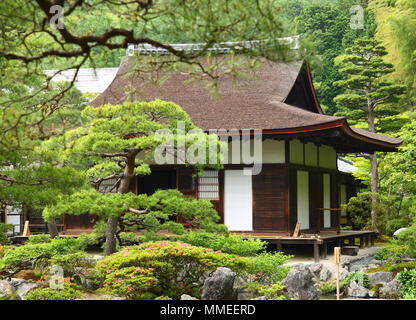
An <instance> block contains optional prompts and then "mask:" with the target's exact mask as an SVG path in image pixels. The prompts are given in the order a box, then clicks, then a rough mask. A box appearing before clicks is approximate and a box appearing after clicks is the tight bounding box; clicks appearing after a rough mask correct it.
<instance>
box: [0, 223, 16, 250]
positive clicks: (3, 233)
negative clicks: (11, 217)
mask: <svg viewBox="0 0 416 320" xmlns="http://www.w3.org/2000/svg"><path fill="white" fill-rule="evenodd" d="M11 230H13V226H12V225H11V224H5V223H2V222H0V245H1V244H9V239H8V238H7V231H11Z"/></svg>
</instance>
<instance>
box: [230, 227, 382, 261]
mask: <svg viewBox="0 0 416 320" xmlns="http://www.w3.org/2000/svg"><path fill="white" fill-rule="evenodd" d="M238 234H240V235H243V236H245V237H246V238H257V239H261V240H264V241H266V242H268V243H270V244H275V245H276V248H277V250H278V251H282V250H283V245H311V246H312V248H313V256H314V260H315V263H319V260H320V257H322V258H323V259H326V257H327V254H328V244H329V243H335V245H336V246H338V247H343V246H345V245H349V246H353V245H354V244H355V240H356V239H359V240H360V244H359V247H360V248H364V247H370V246H373V245H374V240H375V239H376V238H377V237H378V233H377V232H374V231H340V232H337V231H325V232H321V233H320V234H316V235H313V234H303V235H302V236H300V237H291V236H286V235H279V234H277V233H272V232H244V233H238Z"/></svg>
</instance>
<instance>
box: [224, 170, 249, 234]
mask: <svg viewBox="0 0 416 320" xmlns="http://www.w3.org/2000/svg"><path fill="white" fill-rule="evenodd" d="M243 172H244V171H243V170H225V173H224V224H225V225H226V226H227V227H228V229H229V230H231V231H251V230H253V212H252V207H253V201H252V176H249V175H244V173H243Z"/></svg>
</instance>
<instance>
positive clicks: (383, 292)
mask: <svg viewBox="0 0 416 320" xmlns="http://www.w3.org/2000/svg"><path fill="white" fill-rule="evenodd" d="M380 298H383V299H398V298H400V282H399V280H397V278H396V279H394V280H392V281H390V282H388V283H386V284H385V285H384V286H383V287H382V288H380Z"/></svg>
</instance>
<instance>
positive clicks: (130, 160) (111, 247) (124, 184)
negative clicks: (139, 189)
mask: <svg viewBox="0 0 416 320" xmlns="http://www.w3.org/2000/svg"><path fill="white" fill-rule="evenodd" d="M136 155H137V151H136V150H134V151H130V152H129V153H128V154H127V155H126V166H125V168H124V172H123V177H122V178H121V181H120V186H119V187H118V190H117V192H118V193H127V192H129V187H130V183H131V180H132V179H133V177H134V165H135V161H134V160H135V158H136ZM119 219H120V217H118V216H115V217H110V218H108V220H107V229H106V232H105V251H104V254H105V255H106V256H108V255H110V254H112V253H114V252H116V251H117V239H116V234H117V228H118V222H119Z"/></svg>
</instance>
